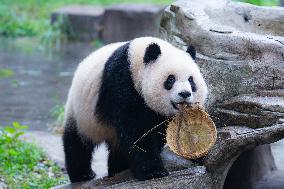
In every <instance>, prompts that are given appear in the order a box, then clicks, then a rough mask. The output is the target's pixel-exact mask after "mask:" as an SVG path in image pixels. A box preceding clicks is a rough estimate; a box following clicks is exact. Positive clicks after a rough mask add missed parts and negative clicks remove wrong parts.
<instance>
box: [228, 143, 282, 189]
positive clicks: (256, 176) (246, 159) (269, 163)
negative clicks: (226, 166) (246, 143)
mask: <svg viewBox="0 0 284 189" xmlns="http://www.w3.org/2000/svg"><path fill="white" fill-rule="evenodd" d="M275 170H276V165H275V162H274V159H273V156H272V154H271V147H270V145H269V144H266V145H262V146H257V147H256V148H254V149H252V150H248V151H245V152H243V153H242V154H241V155H240V156H239V157H238V158H237V159H236V161H235V162H234V163H233V165H232V167H231V168H230V170H229V172H228V174H227V177H226V180H225V184H224V187H223V189H240V188H241V189H252V188H254V186H255V185H256V183H259V182H261V180H262V178H263V177H265V176H266V175H269V174H271V173H272V172H273V171H275ZM244 178H246V179H244ZM282 186H284V185H282ZM266 189H270V188H269V187H267V188H266Z"/></svg>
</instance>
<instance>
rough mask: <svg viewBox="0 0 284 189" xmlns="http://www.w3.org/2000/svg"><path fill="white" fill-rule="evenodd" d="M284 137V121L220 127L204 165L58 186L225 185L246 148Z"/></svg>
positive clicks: (63, 188) (201, 188)
mask: <svg viewBox="0 0 284 189" xmlns="http://www.w3.org/2000/svg"><path fill="white" fill-rule="evenodd" d="M282 138H284V125H283V124H282V125H281V124H278V125H273V126H270V127H266V128H260V129H251V128H248V127H225V128H219V129H218V139H217V142H216V144H215V146H214V147H213V148H212V149H211V150H210V151H209V154H208V156H206V158H205V160H204V166H195V167H191V168H187V169H183V170H179V171H173V172H171V173H170V175H169V176H167V177H164V178H159V179H152V180H148V181H137V180H135V179H133V177H132V176H131V174H130V172H129V171H124V172H121V173H120V174H118V175H116V176H115V177H114V178H104V179H100V180H92V181H89V182H85V183H77V184H72V185H71V184H67V185H62V186H58V187H55V188H54V189H69V188H80V187H81V188H123V189H128V188H129V189H130V188H131V189H135V188H165V189H167V188H194V189H204V188H206V189H221V188H222V187H223V184H224V181H225V178H226V175H227V172H228V170H229V168H230V167H231V165H232V163H233V162H234V160H235V159H236V158H237V157H238V156H239V155H240V154H241V153H242V152H243V151H246V150H250V149H253V148H254V147H255V146H257V145H262V144H266V143H272V142H275V141H278V140H280V139H282ZM244 179H245V178H244Z"/></svg>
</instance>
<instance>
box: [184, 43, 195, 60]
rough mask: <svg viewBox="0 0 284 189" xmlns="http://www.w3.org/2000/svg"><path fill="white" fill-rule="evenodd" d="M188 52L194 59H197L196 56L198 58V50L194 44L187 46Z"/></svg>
mask: <svg viewBox="0 0 284 189" xmlns="http://www.w3.org/2000/svg"><path fill="white" fill-rule="evenodd" d="M186 52H187V53H188V54H190V56H191V57H192V59H193V60H195V58H196V50H195V48H194V46H191V45H190V46H189V47H187V50H186Z"/></svg>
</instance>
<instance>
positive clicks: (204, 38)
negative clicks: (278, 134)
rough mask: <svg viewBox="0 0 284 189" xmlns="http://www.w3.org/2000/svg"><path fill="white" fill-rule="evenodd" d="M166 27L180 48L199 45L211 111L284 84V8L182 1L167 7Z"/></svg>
mask: <svg viewBox="0 0 284 189" xmlns="http://www.w3.org/2000/svg"><path fill="white" fill-rule="evenodd" d="M160 30H161V36H162V38H164V39H166V40H168V41H169V42H171V43H172V44H174V45H175V46H177V47H180V48H183V49H186V47H187V46H188V45H193V46H195V47H196V49H197V52H198V54H197V63H198V64H199V66H200V68H201V71H202V73H203V75H204V77H205V79H206V81H207V83H208V85H209V91H210V95H209V100H208V106H209V108H210V110H212V107H213V106H211V105H214V104H216V103H222V101H224V100H227V99H230V98H231V97H233V96H236V95H238V94H248V93H251V92H256V91H258V90H260V89H262V90H265V89H276V88H284V82H283V76H284V53H283V52H284V37H283V36H284V8H280V7H259V6H254V5H250V4H245V3H239V2H234V1H227V0H212V1H206V2H204V1H201V0H191V1H187V0H180V1H176V2H174V3H173V4H172V5H171V6H169V7H168V8H166V10H165V12H164V14H163V16H162V20H161V29H160Z"/></svg>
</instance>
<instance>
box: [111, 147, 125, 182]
mask: <svg viewBox="0 0 284 189" xmlns="http://www.w3.org/2000/svg"><path fill="white" fill-rule="evenodd" d="M108 149H109V157H108V177H113V176H115V174H117V173H119V172H121V171H124V170H126V169H128V168H129V164H128V162H127V159H126V158H125V157H124V155H123V154H122V152H121V151H120V150H119V149H114V148H112V147H111V144H110V143H108Z"/></svg>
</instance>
